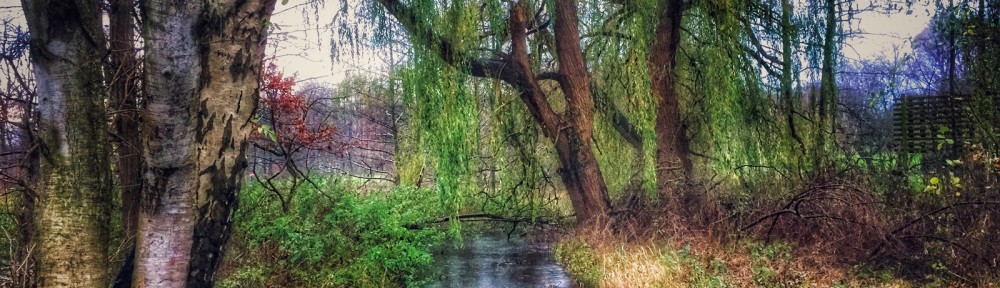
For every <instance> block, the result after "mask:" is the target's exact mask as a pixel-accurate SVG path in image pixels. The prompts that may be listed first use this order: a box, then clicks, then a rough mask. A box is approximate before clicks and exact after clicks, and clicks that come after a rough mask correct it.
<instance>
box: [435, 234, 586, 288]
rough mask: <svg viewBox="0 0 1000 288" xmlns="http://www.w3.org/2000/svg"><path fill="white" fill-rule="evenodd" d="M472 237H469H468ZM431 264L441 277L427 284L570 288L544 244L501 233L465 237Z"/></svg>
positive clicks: (568, 281) (562, 272) (443, 248)
mask: <svg viewBox="0 0 1000 288" xmlns="http://www.w3.org/2000/svg"><path fill="white" fill-rule="evenodd" d="M470 238H472V237H470ZM435 263H437V265H439V266H440V267H441V269H442V271H441V274H440V275H441V276H440V277H439V279H438V280H437V282H436V283H433V284H432V285H431V287H497V288H500V287H570V286H571V282H570V279H569V276H567V275H566V271H564V270H563V269H562V267H560V266H559V265H557V264H556V262H555V259H553V258H552V252H551V250H550V247H549V246H548V245H543V244H536V243H529V242H528V241H525V240H524V239H514V238H511V240H510V241H508V240H507V237H504V236H479V237H474V238H473V239H467V240H466V241H465V245H464V247H462V248H455V247H454V246H452V245H448V246H446V247H442V249H440V250H439V252H438V253H437V254H436V259H435Z"/></svg>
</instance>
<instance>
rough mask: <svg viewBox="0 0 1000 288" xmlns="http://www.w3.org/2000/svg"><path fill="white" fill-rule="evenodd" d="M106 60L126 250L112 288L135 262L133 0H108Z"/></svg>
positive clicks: (137, 184)
mask: <svg viewBox="0 0 1000 288" xmlns="http://www.w3.org/2000/svg"><path fill="white" fill-rule="evenodd" d="M110 2H111V3H110V6H111V7H110V8H111V11H110V13H109V14H110V15H109V18H110V20H111V23H110V24H111V29H110V31H111V35H110V41H109V42H110V43H109V46H110V47H109V48H110V49H111V51H110V53H109V54H110V56H111V57H110V60H111V61H110V62H109V63H108V64H109V66H108V69H106V70H105V71H106V73H107V75H108V77H109V78H110V79H109V81H108V82H109V83H110V86H111V89H110V92H109V94H110V95H109V96H110V108H111V109H113V110H112V115H113V116H114V118H113V122H112V123H113V125H114V137H113V139H114V142H113V143H114V144H116V145H115V148H116V150H117V152H118V153H117V155H118V165H117V166H116V167H115V168H116V170H115V172H116V174H117V176H118V183H119V194H118V195H119V196H120V199H121V203H122V204H121V205H122V206H121V217H122V218H121V219H122V235H121V236H122V239H123V242H124V243H125V245H124V246H125V247H127V248H126V249H128V251H127V252H126V253H125V261H123V263H121V266H120V268H119V269H118V273H117V274H116V275H115V277H114V280H113V283H112V285H113V287H129V285H131V284H132V269H133V266H134V263H135V235H136V231H137V230H138V229H139V228H138V227H139V222H138V221H139V206H140V201H141V200H140V198H141V195H142V186H143V185H142V171H143V164H142V163H143V162H142V141H141V138H140V137H141V135H139V124H140V120H139V110H138V107H139V106H138V101H139V99H140V97H139V93H138V92H139V91H138V90H139V87H138V86H137V85H136V84H137V80H138V77H139V65H137V64H138V61H136V53H135V42H136V41H135V40H136V39H135V29H136V26H135V20H133V19H134V18H133V17H132V11H133V3H134V2H133V0H111V1H110Z"/></svg>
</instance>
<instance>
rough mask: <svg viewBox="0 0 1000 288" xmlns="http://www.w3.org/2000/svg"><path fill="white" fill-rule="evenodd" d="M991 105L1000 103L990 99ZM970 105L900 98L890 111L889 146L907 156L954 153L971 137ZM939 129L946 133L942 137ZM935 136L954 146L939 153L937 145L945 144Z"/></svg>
mask: <svg viewBox="0 0 1000 288" xmlns="http://www.w3.org/2000/svg"><path fill="white" fill-rule="evenodd" d="M992 102H993V103H1000V97H994V99H993V101H992ZM971 105H974V104H973V103H972V101H971V99H970V97H968V96H904V97H901V98H900V99H899V100H898V101H897V102H896V104H895V105H894V107H895V108H894V109H893V115H892V116H893V130H894V131H893V142H895V143H896V147H897V148H898V149H900V150H901V151H904V152H908V153H937V152H949V151H958V150H960V149H961V145H962V143H964V142H966V140H970V139H972V138H973V137H975V133H976V132H975V129H974V128H975V127H973V121H972V119H970V115H971V114H972V113H971V110H970V108H971V107H972V106H971ZM998 110H1000V109H998ZM941 127H947V128H948V129H947V130H948V131H947V132H945V133H943V134H942V133H941ZM990 130H992V129H990ZM938 135H942V136H944V138H945V139H951V140H953V141H954V144H951V145H946V146H943V147H942V149H940V150H939V149H938V144H940V143H942V142H944V141H945V140H944V139H942V138H941V137H939V136H938ZM944 147H947V148H946V149H945V148H944Z"/></svg>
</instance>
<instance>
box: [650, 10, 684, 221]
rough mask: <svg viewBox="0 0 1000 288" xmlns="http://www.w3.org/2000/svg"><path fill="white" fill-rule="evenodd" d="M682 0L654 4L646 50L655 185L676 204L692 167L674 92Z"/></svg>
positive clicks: (670, 201) (675, 88) (677, 100)
mask: <svg viewBox="0 0 1000 288" xmlns="http://www.w3.org/2000/svg"><path fill="white" fill-rule="evenodd" d="M683 5H684V3H683V1H682V0H661V1H660V3H659V4H658V5H657V13H656V15H657V16H658V17H657V18H659V20H660V21H659V23H657V25H656V30H655V39H654V40H653V45H652V47H650V52H649V74H650V78H651V83H650V84H651V87H650V90H651V91H652V93H653V96H654V98H655V99H656V103H657V105H656V187H657V191H659V192H660V194H661V195H662V196H665V197H667V199H670V200H668V201H669V202H668V205H675V204H676V203H677V202H678V201H677V199H678V197H680V196H681V195H680V192H681V190H680V189H679V188H680V184H681V183H683V182H684V181H685V180H686V179H687V178H688V177H689V174H690V172H691V169H692V167H691V166H692V164H691V160H690V159H689V158H688V154H689V153H688V145H687V135H685V131H684V129H683V125H682V123H681V114H680V105H679V104H680V101H679V99H678V98H679V97H678V95H677V87H676V86H677V80H676V73H675V68H676V66H677V65H676V64H677V61H676V57H677V47H678V45H679V44H680V31H681V29H680V28H681V17H682V15H683V11H682V9H683V8H684V7H683Z"/></svg>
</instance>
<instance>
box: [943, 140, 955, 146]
mask: <svg viewBox="0 0 1000 288" xmlns="http://www.w3.org/2000/svg"><path fill="white" fill-rule="evenodd" d="M944 142H945V143H948V145H955V140H953V139H944Z"/></svg>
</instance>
